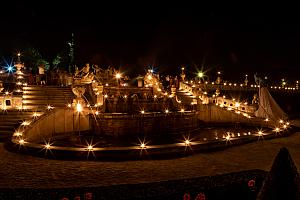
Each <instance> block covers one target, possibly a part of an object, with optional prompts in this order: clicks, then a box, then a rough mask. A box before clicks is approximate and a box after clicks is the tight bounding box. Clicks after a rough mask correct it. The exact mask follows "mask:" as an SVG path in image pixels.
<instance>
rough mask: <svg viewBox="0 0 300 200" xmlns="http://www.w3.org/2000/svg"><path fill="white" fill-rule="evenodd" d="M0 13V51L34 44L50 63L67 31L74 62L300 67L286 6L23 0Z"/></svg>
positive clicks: (279, 70) (272, 70) (293, 70)
mask: <svg viewBox="0 0 300 200" xmlns="http://www.w3.org/2000/svg"><path fill="white" fill-rule="evenodd" d="M96 3H98V4H99V3H100V5H97V4H96ZM0 16H1V21H0V22H1V26H2V28H1V32H0V55H9V54H11V53H12V52H16V51H18V50H21V51H22V49H24V48H25V47H27V46H34V47H36V48H37V49H39V50H40V52H41V53H42V55H43V56H45V58H47V59H48V60H49V61H51V59H52V58H53V57H54V56H55V55H56V54H57V53H58V52H60V51H62V50H63V49H66V48H67V42H68V40H69V39H70V36H71V33H72V32H73V33H75V44H76V49H75V53H76V54H75V55H76V62H77V63H78V65H81V64H82V63H84V62H87V61H89V62H92V63H95V64H100V65H101V64H102V65H108V64H113V65H115V66H117V67H118V66H121V67H123V68H127V69H129V70H130V69H131V68H132V69H135V70H136V69H137V70H140V71H143V68H144V67H145V66H146V65H153V66H156V67H157V68H158V69H159V70H160V71H166V72H175V71H179V69H180V65H181V64H185V65H186V66H187V68H188V69H190V70H191V71H194V70H195V68H199V69H200V68H201V66H203V68H204V69H205V70H207V69H208V70H210V73H215V72H216V71H217V70H219V69H220V70H222V71H223V73H224V75H227V76H230V75H232V74H233V73H235V74H241V75H243V74H246V73H254V72H259V73H261V74H263V75H268V76H275V75H276V76H282V77H292V78H297V74H299V72H300V59H299V53H300V16H299V15H298V14H297V12H293V11H289V10H284V11H283V10H271V11H270V10H265V9H262V10H252V9H237V8H231V9H230V10H229V9H210V8H206V7H204V6H203V7H202V6H201V5H199V6H194V5H190V6H186V5H184V6H180V5H177V6H163V7H160V6H159V5H151V4H150V3H149V4H147V2H146V3H144V4H141V5H135V6H130V5H126V6H125V5H124V6H122V5H118V6H117V5H109V6H108V5H101V2H95V3H84V2H82V1H81V2H80V3H73V4H69V5H67V4H59V3H56V4H55V3H51V4H50V3H45V2H43V1H40V2H39V3H28V2H26V1H23V2H21V3H19V4H13V5H11V6H8V7H6V8H2V10H1V12H0ZM129 66H132V67H131V68H130V67H129Z"/></svg>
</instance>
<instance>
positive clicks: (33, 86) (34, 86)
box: [23, 85, 71, 90]
mask: <svg viewBox="0 0 300 200" xmlns="http://www.w3.org/2000/svg"><path fill="white" fill-rule="evenodd" d="M23 89H25V90H27V89H33V90H35V89H71V87H70V86H52V85H47V86H40V85H29V86H24V87H23Z"/></svg>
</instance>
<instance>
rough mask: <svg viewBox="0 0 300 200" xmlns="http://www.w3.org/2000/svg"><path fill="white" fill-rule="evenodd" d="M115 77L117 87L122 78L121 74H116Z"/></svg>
mask: <svg viewBox="0 0 300 200" xmlns="http://www.w3.org/2000/svg"><path fill="white" fill-rule="evenodd" d="M115 77H116V79H117V83H118V86H120V78H121V77H122V76H121V74H120V73H119V72H118V73H116V75H115Z"/></svg>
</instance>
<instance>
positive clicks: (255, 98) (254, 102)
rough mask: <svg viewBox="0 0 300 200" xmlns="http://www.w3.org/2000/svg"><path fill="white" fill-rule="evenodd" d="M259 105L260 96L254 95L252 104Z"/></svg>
mask: <svg viewBox="0 0 300 200" xmlns="http://www.w3.org/2000/svg"><path fill="white" fill-rule="evenodd" d="M257 103H258V95H257V94H254V95H253V99H252V104H257Z"/></svg>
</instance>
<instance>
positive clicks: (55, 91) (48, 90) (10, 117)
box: [0, 85, 74, 142]
mask: <svg viewBox="0 0 300 200" xmlns="http://www.w3.org/2000/svg"><path fill="white" fill-rule="evenodd" d="M73 98H74V96H73V93H72V91H71V88H70V87H59V86H40V85H32V86H27V87H23V109H22V110H3V111H0V142H1V141H7V140H8V139H9V138H10V137H11V136H12V135H13V133H14V132H15V131H16V130H17V129H18V128H19V126H20V125H21V123H22V122H24V121H28V120H29V121H30V120H32V119H33V118H34V113H36V114H37V115H41V114H42V113H43V111H44V110H45V109H46V107H47V105H51V106H54V107H65V106H66V105H67V104H68V103H71V102H72V100H73Z"/></svg>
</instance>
